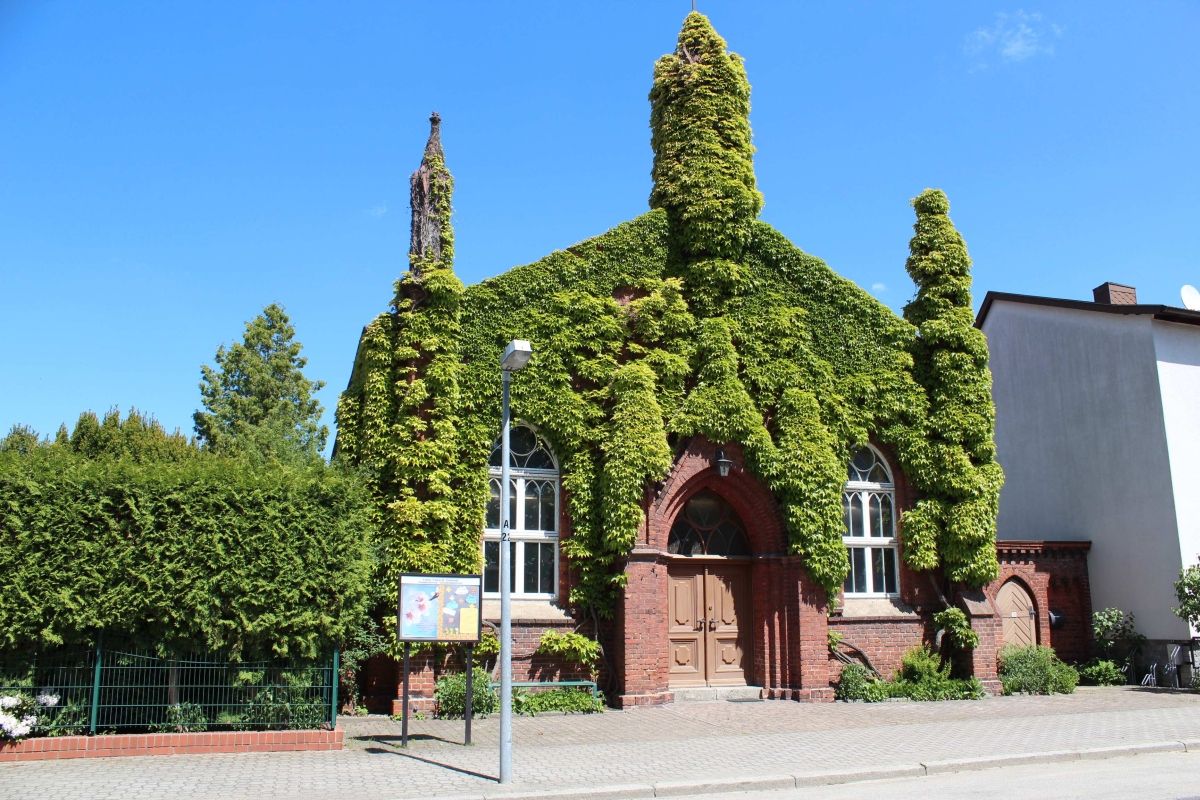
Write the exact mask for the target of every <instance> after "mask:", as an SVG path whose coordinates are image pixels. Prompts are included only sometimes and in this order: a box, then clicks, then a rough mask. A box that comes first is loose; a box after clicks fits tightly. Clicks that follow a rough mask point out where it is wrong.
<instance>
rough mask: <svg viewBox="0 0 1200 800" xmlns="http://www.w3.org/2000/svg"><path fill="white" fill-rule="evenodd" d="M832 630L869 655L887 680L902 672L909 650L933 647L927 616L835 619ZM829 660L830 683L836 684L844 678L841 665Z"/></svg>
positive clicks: (872, 663) (931, 630) (832, 619)
mask: <svg viewBox="0 0 1200 800" xmlns="http://www.w3.org/2000/svg"><path fill="white" fill-rule="evenodd" d="M829 629H830V630H833V631H837V632H838V633H840V634H841V635H842V639H843V641H845V642H847V643H848V644H852V645H854V646H855V647H857V648H858V649H860V650H862V651H863V652H864V653H866V655H867V658H869V659H870V661H871V666H873V667H875V670H876V671H877V672H878V673H879V674H880V675H882V676H883V677H884V678H888V679H890V678H892V677H894V676H895V674H896V672H898V671H899V669H900V661H901V659H902V658H904V654H905V653H907V652H908V651H909V650H911V649H913V648H914V647H920V646H921V645H923V644H924V645H928V646H930V647H932V646H933V625H932V623H931V622H930V621H929V618H928V617H927V616H913V615H906V616H903V617H833V618H831V619H830V620H829ZM847 652H848V651H847ZM829 658H830V663H831V669H832V672H831V673H830V681H831V682H834V683H836V682H837V679H838V677H839V676H840V675H841V674H842V663H841V662H840V661H836V660H834V659H833V658H832V656H830V657H829Z"/></svg>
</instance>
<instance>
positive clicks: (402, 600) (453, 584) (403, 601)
mask: <svg viewBox="0 0 1200 800" xmlns="http://www.w3.org/2000/svg"><path fill="white" fill-rule="evenodd" d="M482 589H483V576H482V575H419V574H413V573H408V574H404V575H401V576H400V594H399V598H398V599H399V603H398V606H397V614H396V618H397V622H396V628H397V632H398V635H399V639H400V641H402V642H463V643H473V642H478V641H479V635H480V633H481V632H482V625H483V620H482V618H481V617H482V614H481V613H480V599H481V598H482V597H483V591H482Z"/></svg>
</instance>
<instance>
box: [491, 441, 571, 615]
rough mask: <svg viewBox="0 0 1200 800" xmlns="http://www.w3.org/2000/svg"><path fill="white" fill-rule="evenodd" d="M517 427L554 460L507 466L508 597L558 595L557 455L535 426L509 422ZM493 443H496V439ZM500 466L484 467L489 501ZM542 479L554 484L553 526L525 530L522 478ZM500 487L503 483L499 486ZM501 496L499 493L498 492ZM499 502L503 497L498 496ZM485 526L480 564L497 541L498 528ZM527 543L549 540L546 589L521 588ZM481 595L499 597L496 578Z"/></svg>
mask: <svg viewBox="0 0 1200 800" xmlns="http://www.w3.org/2000/svg"><path fill="white" fill-rule="evenodd" d="M518 427H524V428H528V429H529V430H531V431H532V432H533V434H534V435H535V436H537V438H538V439H539V440H540V441H541V443H542V444H543V446H544V447H545V449H546V452H547V453H549V454H550V460H551V461H552V462H553V463H554V465H555V466H554V468H553V469H535V468H531V467H515V466H510V467H509V470H508V473H509V480H510V481H512V483H514V484H515V485H516V490H515V492H514V493H513V495H512V497H510V503H515V505H516V513H515V514H513V519H512V520H510V522H509V541H510V542H511V543H512V544H513V546H514V552H513V557H512V562H511V564H510V566H511V567H512V579H513V590H512V597H513V598H514V599H518V600H553V599H557V597H558V572H559V547H558V528H559V526H560V519H561V506H560V504H561V502H562V492H561V486H560V481H559V471H558V459H557V458H555V456H554V451H553V450H551V449H550V445H549V443H548V442H546V440H545V438H544V437H542V436H541V435H540V434H538V432H537V429H536V428H534V427H533V426H531V425H527V424H524V423H520V424H517V425H514V426H513V429H514V430H515V429H516V428H518ZM497 446H499V445H498V443H497ZM500 476H501V469H500V467H488V498H489V502H490V501H491V491H492V481H495V482H496V483H497V484H499V483H500ZM527 481H529V482H545V483H550V484H551V485H552V486H553V487H554V488H553V491H554V530H552V531H549V530H541V529H537V530H528V529H526V527H525V485H526V482H527ZM501 488H503V487H501ZM501 498H503V493H501ZM501 502H503V499H502V500H501ZM484 524H485V527H484V530H483V542H482V543H481V544H480V549H481V550H482V551H483V553H482V555H483V564H485V565H486V564H487V550H486V547H487V544H488V543H491V542H494V543H496V544H500V529H499V528H489V527H486V524H487V523H486V520H485V523H484ZM526 543H529V544H553V545H554V555H553V559H554V572H553V575H554V577H553V581H552V583H553V586H552V588H551V590H550V591H548V592H526V591H525V590H524V589H525V545H526ZM485 580H486V579H485ZM483 596H484V597H485V598H498V597H500V591H499V583H498V582H497V589H496V591H487V590H485V591H484V593H483Z"/></svg>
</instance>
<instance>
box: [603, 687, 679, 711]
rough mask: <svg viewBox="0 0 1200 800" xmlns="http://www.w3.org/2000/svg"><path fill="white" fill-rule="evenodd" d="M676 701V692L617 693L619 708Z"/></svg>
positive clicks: (658, 704)
mask: <svg viewBox="0 0 1200 800" xmlns="http://www.w3.org/2000/svg"><path fill="white" fill-rule="evenodd" d="M674 702H675V693H674V692H670V691H667V692H654V693H651V694H621V695H617V707H618V708H633V707H634V706H661V705H664V704H666V703H674Z"/></svg>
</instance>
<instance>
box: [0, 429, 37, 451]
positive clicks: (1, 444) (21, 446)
mask: <svg viewBox="0 0 1200 800" xmlns="http://www.w3.org/2000/svg"><path fill="white" fill-rule="evenodd" d="M41 446H42V440H41V438H40V437H39V436H38V434H37V431H35V430H34V429H33V428H31V427H29V426H28V425H13V426H12V428H10V429H9V431H8V435H7V436H5V437H4V438H3V439H0V453H21V454H22V455H25V454H28V453H31V452H33V451H34V450H36V449H37V448H39V447H41Z"/></svg>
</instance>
